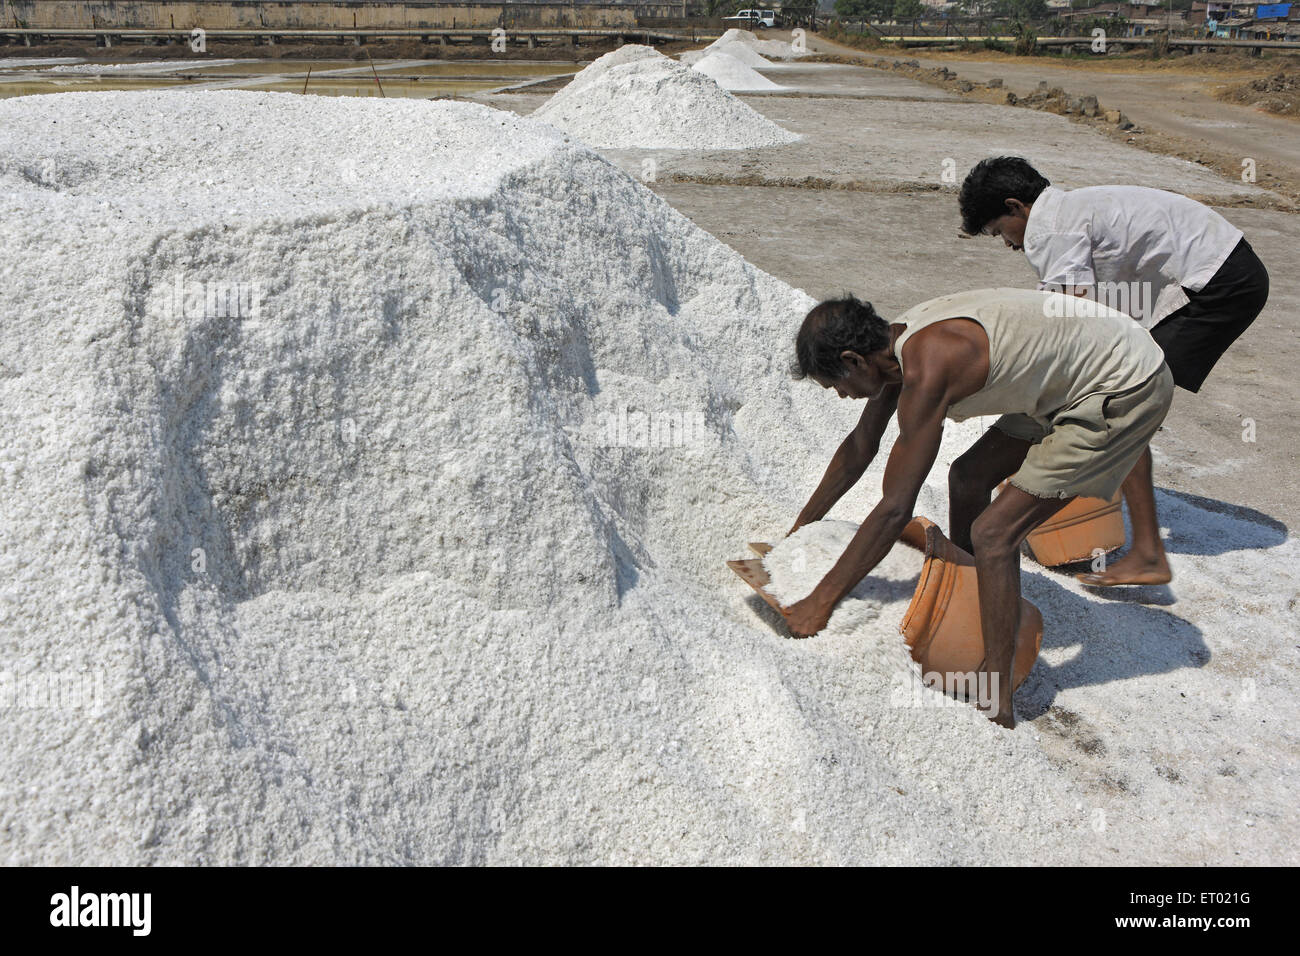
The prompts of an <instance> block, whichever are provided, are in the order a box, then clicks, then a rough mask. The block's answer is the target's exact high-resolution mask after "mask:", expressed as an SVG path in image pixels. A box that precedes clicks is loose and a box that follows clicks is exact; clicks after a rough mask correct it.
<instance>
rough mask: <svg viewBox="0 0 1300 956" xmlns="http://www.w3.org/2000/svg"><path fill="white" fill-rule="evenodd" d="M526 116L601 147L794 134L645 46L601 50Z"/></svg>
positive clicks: (705, 143)
mask: <svg viewBox="0 0 1300 956" xmlns="http://www.w3.org/2000/svg"><path fill="white" fill-rule="evenodd" d="M625 51H627V52H625ZM642 51H644V52H642ZM723 66H724V67H726V64H725V63H724V64H723ZM735 66H736V67H741V66H743V64H740V63H736V64H735ZM726 68H727V69H729V70H731V71H732V72H734V70H735V67H726ZM762 79H763V78H762V77H759V80H762ZM744 82H746V83H752V82H754V81H753V80H752V79H748V78H745V79H744ZM773 86H775V84H773ZM744 88H746V89H761V88H764V87H762V86H761V85H759V86H746V87H744ZM767 88H771V87H767ZM532 116H533V118H534V119H539V120H543V121H545V122H547V123H550V124H551V125H552V126H555V127H557V128H558V129H561V130H564V131H565V132H567V133H570V134H571V135H573V136H575V137H577V138H578V139H580V140H582V141H583V142H584V143H586V144H587V145H589V146H596V147H600V148H605V149H754V148H757V147H762V146H779V145H782V144H784V143H791V142H794V141H796V140H798V139H799V138H800V137H799V135H798V134H797V133H791V132H789V131H788V130H785V129H782V128H781V127H780V126H778V125H776V124H775V123H773V122H772V121H771V120H769V119H767V118H766V117H764V116H763V115H762V114H761V113H758V112H757V111H755V110H754V109H753V108H751V107H750V106H748V105H746V104H745V103H743V102H741V101H740V100H738V99H737V98H736V97H734V96H732V95H731V94H730V93H728V92H727V91H726V90H725V89H723V87H722V86H721V85H720V84H719V83H717V82H715V81H714V80H713V79H712V78H711V77H710V76H708V75H706V74H705V73H703V72H699V71H697V70H693V69H690V68H688V67H685V66H683V65H682V64H680V63H678V62H676V61H675V60H672V59H669V58H668V57H666V56H663V55H662V54H660V53H657V52H655V51H654V50H650V49H649V48H648V47H641V48H639V49H638V50H633V51H628V48H627V47H621V48H620V49H618V50H615V51H614V52H612V53H607V54H605V56H602V57H601V58H600V59H598V60H596V61H594V62H593V63H591V64H590V65H589V66H588V67H587V68H586V69H584V70H583V71H582V72H581V73H579V74H578V75H577V76H576V77H574V78H573V80H572V82H570V83H569V85H568V86H566V87H565V88H564V89H562V90H560V91H559V92H558V93H556V94H555V95H554V96H552V97H551V98H550V99H549V100H547V101H546V102H545V103H543V104H542V105H541V106H540V107H538V109H537V110H536V111H535V112H534V113H533V114H532Z"/></svg>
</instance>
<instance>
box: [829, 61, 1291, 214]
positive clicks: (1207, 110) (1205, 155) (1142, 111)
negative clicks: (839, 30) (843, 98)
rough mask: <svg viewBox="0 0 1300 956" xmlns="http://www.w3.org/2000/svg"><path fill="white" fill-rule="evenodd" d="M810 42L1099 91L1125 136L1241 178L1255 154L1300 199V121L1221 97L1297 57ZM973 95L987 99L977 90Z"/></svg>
mask: <svg viewBox="0 0 1300 956" xmlns="http://www.w3.org/2000/svg"><path fill="white" fill-rule="evenodd" d="M809 46H810V49H812V50H813V51H815V52H825V53H832V54H838V55H842V56H850V57H855V58H858V59H862V58H864V57H865V58H869V59H872V60H874V59H876V58H878V57H884V58H885V59H887V60H889V61H891V62H892V61H894V60H915V61H916V62H917V63H919V64H920V65H921V66H922V67H931V68H933V67H947V68H948V69H950V70H953V71H955V72H956V73H957V75H958V77H960V78H961V79H963V80H968V81H970V82H972V83H976V84H983V83H986V82H988V81H989V80H993V79H1000V80H1002V82H1003V85H1004V87H1005V89H1007V90H1010V91H1012V92H1014V93H1015V94H1017V95H1018V96H1022V97H1023V96H1025V95H1027V94H1029V93H1030V92H1032V91H1033V90H1034V89H1035V88H1036V87H1037V86H1038V84H1039V83H1041V82H1046V83H1047V84H1048V85H1049V86H1059V87H1061V88H1063V89H1065V90H1066V91H1067V92H1069V93H1070V94H1072V95H1075V96H1084V95H1089V94H1091V95H1094V96H1096V97H1097V98H1098V99H1099V100H1100V101H1101V103H1102V104H1103V106H1106V107H1109V108H1113V109H1119V110H1122V111H1123V112H1124V113H1125V114H1126V115H1127V117H1128V118H1129V119H1130V120H1132V121H1133V123H1135V124H1136V125H1137V127H1138V129H1137V130H1136V131H1134V132H1132V133H1125V134H1123V136H1122V139H1123V140H1125V141H1128V140H1132V143H1131V145H1134V146H1137V147H1139V148H1141V149H1143V150H1147V151H1150V152H1154V153H1159V154H1165V155H1172V156H1178V157H1181V158H1184V159H1189V160H1192V161H1194V162H1197V163H1199V164H1202V165H1205V166H1207V167H1209V168H1212V169H1214V170H1216V171H1217V172H1219V173H1220V174H1221V175H1223V176H1225V177H1228V178H1240V176H1241V174H1242V171H1243V165H1242V163H1243V160H1246V159H1252V160H1254V170H1255V177H1256V181H1257V182H1259V183H1261V184H1266V185H1268V186H1269V188H1270V189H1273V190H1275V191H1277V192H1279V193H1280V194H1282V195H1285V196H1287V197H1290V198H1291V199H1295V198H1297V197H1300V127H1297V125H1296V120H1295V119H1294V118H1291V117H1286V116H1277V115H1272V114H1270V113H1267V112H1265V111H1263V110H1260V109H1255V108H1253V107H1252V106H1250V105H1245V104H1241V103H1234V102H1224V101H1223V100H1222V99H1220V98H1219V97H1220V95H1221V94H1222V93H1223V92H1224V91H1225V90H1227V89H1229V88H1230V87H1233V86H1236V85H1239V84H1240V83H1242V82H1243V81H1248V80H1250V79H1259V78H1263V77H1267V76H1269V75H1271V74H1273V73H1276V72H1277V70H1278V69H1279V68H1280V67H1282V66H1285V65H1286V64H1288V63H1290V64H1291V66H1290V67H1289V69H1291V70H1292V71H1294V69H1295V62H1296V61H1297V58H1296V57H1274V58H1266V59H1262V60H1255V59H1251V58H1248V57H1242V56H1223V55H1212V54H1205V55H1198V56H1188V57H1179V58H1175V59H1171V60H1158V61H1157V60H1150V59H1133V58H1113V57H1097V58H1095V59H1089V58H1079V59H1069V60H1066V59H1061V58H1054V57H1017V56H1010V55H1006V54H999V53H992V52H990V53H985V54H975V53H929V54H926V53H923V52H919V51H906V53H903V52H895V51H892V50H885V51H883V52H870V53H864V52H863V51H857V50H853V49H850V48H849V47H845V46H841V45H840V44H837V43H833V42H831V41H829V40H825V39H823V38H821V37H813V38H811V39H810V41H809ZM972 96H973V97H975V98H985V99H987V98H988V97H987V96H986V95H983V94H982V93H981V91H980V90H979V89H976V90H975V91H974V92H973V94H972Z"/></svg>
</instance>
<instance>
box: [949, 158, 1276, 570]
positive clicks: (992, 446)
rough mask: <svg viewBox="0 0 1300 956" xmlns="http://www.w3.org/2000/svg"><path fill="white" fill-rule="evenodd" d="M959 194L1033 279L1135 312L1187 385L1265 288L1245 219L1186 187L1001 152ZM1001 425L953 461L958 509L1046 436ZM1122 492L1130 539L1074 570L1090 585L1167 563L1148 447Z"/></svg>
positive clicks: (1011, 423)
mask: <svg viewBox="0 0 1300 956" xmlns="http://www.w3.org/2000/svg"><path fill="white" fill-rule="evenodd" d="M959 202H960V205H961V215H962V229H963V230H964V231H966V232H967V233H969V234H971V235H979V234H981V233H982V234H985V235H991V236H1001V237H1002V240H1003V242H1005V243H1006V245H1007V246H1008V247H1009V248H1011V249H1016V250H1023V251H1024V253H1025V255H1026V257H1028V259H1029V262H1030V265H1032V266H1033V267H1034V271H1035V272H1037V273H1038V277H1039V280H1040V282H1039V288H1040V289H1053V290H1057V291H1064V292H1069V293H1073V294H1074V295H1078V296H1088V297H1090V298H1093V299H1096V300H1097V301H1099V302H1101V303H1103V304H1105V305H1108V306H1111V307H1112V308H1116V309H1119V310H1120V311H1122V312H1126V313H1128V314H1129V315H1131V316H1132V317H1133V318H1134V319H1136V320H1137V321H1138V322H1139V323H1140V324H1141V325H1142V327H1143V328H1145V329H1147V330H1149V331H1150V333H1151V337H1152V338H1153V339H1155V341H1156V344H1158V345H1159V346H1160V348H1161V349H1162V350H1163V351H1164V354H1165V362H1166V363H1167V364H1168V366H1169V369H1170V371H1171V372H1172V373H1173V376H1174V382H1175V383H1176V384H1177V385H1179V386H1180V387H1182V388H1185V389H1187V390H1188V391H1191V392H1196V391H1199V390H1200V388H1201V385H1202V383H1203V382H1204V381H1205V378H1206V376H1207V375H1209V373H1210V370H1211V369H1212V368H1214V366H1215V363H1217V362H1218V360H1219V359H1220V357H1222V355H1223V353H1224V352H1225V351H1227V349H1228V346H1230V345H1231V344H1232V343H1233V342H1234V341H1236V339H1237V337H1238V336H1240V335H1241V334H1242V333H1243V332H1244V331H1245V330H1246V329H1247V328H1248V327H1249V326H1250V324H1251V323H1252V322H1253V321H1254V320H1255V317H1256V316H1258V315H1259V313H1260V311H1261V310H1262V309H1263V308H1264V303H1265V302H1266V301H1267V299H1268V272H1267V270H1265V268H1264V264H1263V263H1262V262H1260V261H1259V259H1258V257H1256V255H1255V253H1254V250H1252V249H1251V248H1250V244H1249V243H1248V242H1246V240H1245V238H1244V237H1243V236H1242V233H1241V230H1240V229H1238V228H1236V227H1235V226H1233V225H1232V224H1231V223H1230V222H1228V221H1227V220H1226V219H1224V218H1223V217H1222V216H1220V215H1219V214H1218V213H1217V212H1215V211H1214V210H1212V209H1210V208H1209V207H1208V206H1204V205H1202V204H1200V203H1198V202H1194V201H1193V200H1191V199H1188V198H1186V197H1185V196H1179V195H1177V194H1175V193H1169V192H1165V191H1163V190H1160V189H1148V188H1146V187H1142V186H1092V187H1087V188H1084V189H1072V190H1068V191H1066V190H1060V189H1055V188H1053V187H1052V185H1051V184H1050V183H1049V182H1048V181H1047V179H1045V178H1044V177H1043V176H1042V175H1041V174H1040V173H1039V172H1038V171H1037V170H1036V169H1034V168H1033V166H1031V165H1030V164H1029V163H1028V162H1026V161H1025V160H1023V159H1021V158H1019V157H1015V156H1000V157H995V158H990V159H985V160H982V161H981V162H980V163H978V164H977V165H976V166H975V168H974V169H972V170H971V172H970V173H969V174H968V175H967V177H966V180H965V182H964V183H963V184H962V188H961V194H960V197H959ZM997 429H998V432H993V431H991V432H990V433H989V435H988V436H986V438H988V441H987V442H985V441H984V440H981V442H980V443H977V444H976V446H975V447H974V448H972V449H971V450H970V451H969V452H967V453H966V455H963V456H962V459H965V460H964V461H963V460H961V459H959V461H958V464H957V465H955V466H954V468H955V469H956V475H957V476H958V477H959V478H960V482H958V483H954V485H953V489H952V491H953V494H954V502H953V508H954V511H969V510H974V511H975V512H976V513H978V511H979V510H980V508H981V505H982V504H983V505H986V504H987V502H988V496H989V495H990V494H991V493H992V490H993V488H995V487H996V486H997V484H998V483H999V482H1000V481H1001V480H1002V478H1004V477H1005V475H1000V474H999V475H996V476H995V473H997V472H1000V471H1002V470H1003V469H1004V467H1005V466H1004V464H1003V463H1004V462H1005V461H1008V460H1015V458H1016V455H1017V454H1019V448H1020V446H1021V445H1022V444H1023V443H1025V442H1028V443H1030V444H1033V443H1036V442H1037V441H1041V440H1042V436H1041V434H1040V433H1039V432H1038V431H1037V430H1036V429H1035V428H1034V427H1032V422H1026V421H1023V420H1022V418H1020V417H1016V416H1005V417H1004V418H1003V419H1001V420H999V422H998V423H997ZM981 445H984V446H986V447H981ZM1003 446H1006V447H1003ZM959 466H960V467H959ZM990 482H991V484H990ZM986 486H987V487H986ZM966 498H969V499H970V501H966V502H964V503H963V501H964V499H966ZM1124 499H1125V501H1126V502H1127V503H1128V508H1129V517H1130V519H1131V521H1132V525H1133V545H1132V547H1131V548H1130V549H1129V552H1128V553H1127V554H1126V555H1125V556H1124V557H1123V558H1121V559H1120V560H1118V561H1116V562H1115V563H1114V564H1112V565H1110V566H1109V567H1107V568H1106V569H1105V570H1104V571H1101V572H1096V573H1092V574H1081V575H1079V579H1080V580H1081V581H1083V582H1084V583H1085V584H1089V585H1092V586H1094V587H1110V586H1113V585H1119V584H1164V583H1166V582H1168V581H1169V580H1171V579H1172V577H1173V575H1172V573H1171V571H1170V569H1169V561H1168V558H1167V557H1166V556H1165V551H1164V547H1163V545H1162V544H1161V542H1160V529H1159V523H1158V521H1157V519H1156V506H1155V488H1154V485H1153V483H1152V479H1151V452H1150V450H1149V449H1148V450H1147V451H1146V452H1145V453H1144V454H1143V455H1142V458H1141V459H1140V460H1139V461H1138V463H1137V464H1136V465H1135V466H1134V468H1133V471H1132V473H1131V474H1130V475H1129V477H1128V479H1127V480H1126V481H1125V482H1124Z"/></svg>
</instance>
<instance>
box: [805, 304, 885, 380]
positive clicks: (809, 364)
mask: <svg viewBox="0 0 1300 956" xmlns="http://www.w3.org/2000/svg"><path fill="white" fill-rule="evenodd" d="M888 346H889V323H888V322H886V321H885V320H884V319H882V318H881V317H880V316H879V315H877V314H876V310H875V309H874V308H872V307H871V303H870V302H863V301H861V300H859V299H858V298H856V297H855V296H852V295H846V296H844V297H843V298H839V299H827V300H826V301H825V302H820V303H818V304H817V305H815V306H813V308H812V310H811V311H810V312H809V313H808V315H807V316H805V317H804V320H803V325H801V326H799V334H798V336H797V337H796V338H795V343H794V351H795V362H794V364H793V365H792V366H791V367H790V373H791V374H792V375H794V377H795V378H810V377H812V376H814V375H816V376H819V377H821V378H832V379H834V378H839V377H840V376H842V375H843V374H844V372H845V369H844V362H843V361H841V359H840V353H841V352H857V353H858V354H859V355H861V356H864V357H865V356H866V355H868V354H870V353H871V352H879V351H880V350H881V349H883V348H887V347H888Z"/></svg>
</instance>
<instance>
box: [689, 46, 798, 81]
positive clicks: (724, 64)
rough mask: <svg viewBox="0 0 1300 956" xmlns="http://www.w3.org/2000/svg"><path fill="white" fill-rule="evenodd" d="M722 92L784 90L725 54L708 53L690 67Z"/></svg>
mask: <svg viewBox="0 0 1300 956" xmlns="http://www.w3.org/2000/svg"><path fill="white" fill-rule="evenodd" d="M691 69H693V70H699V72H701V73H703V74H704V75H705V76H708V77H711V78H712V79H713V82H715V83H717V84H718V86H720V87H722V88H723V89H724V90H780V89H784V87H782V86H778V85H777V84H775V83H773V82H772V81H771V80H769V79H768V78H767V77H765V76H764V75H763V74H761V73H759V72H758V71H757V70H752V69H750V68H749V67H747V66H746V65H745V64H744V63H742V62H740V61H739V60H737V59H736V58H735V57H732V56H730V55H728V54H726V53H710V54H709V55H708V56H706V57H705V58H704V59H702V60H700V62H698V63H696V64H695V65H694V66H692V67H691Z"/></svg>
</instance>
